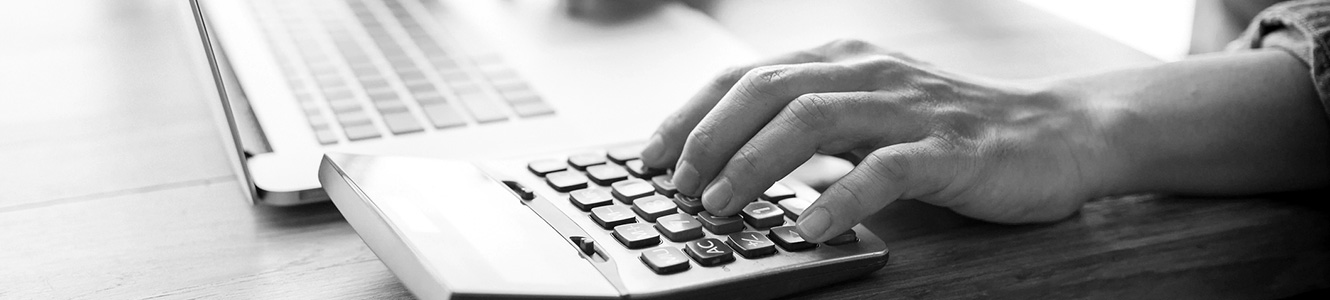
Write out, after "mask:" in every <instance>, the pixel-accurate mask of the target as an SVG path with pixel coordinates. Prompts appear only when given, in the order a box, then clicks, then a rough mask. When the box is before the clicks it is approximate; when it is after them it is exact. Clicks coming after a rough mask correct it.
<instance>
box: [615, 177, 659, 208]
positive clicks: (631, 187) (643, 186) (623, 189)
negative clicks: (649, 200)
mask: <svg viewBox="0 0 1330 300" xmlns="http://www.w3.org/2000/svg"><path fill="white" fill-rule="evenodd" d="M611 189H612V190H613V191H614V192H613V195H614V198H615V199H619V201H622V202H623V203H625V204H633V200H637V199H638V198H642V197H646V196H651V194H653V193H655V192H656V188H655V187H652V186H651V184H650V183H647V182H646V181H641V180H637V179H633V180H626V181H620V182H615V183H614V184H612V185H611Z"/></svg>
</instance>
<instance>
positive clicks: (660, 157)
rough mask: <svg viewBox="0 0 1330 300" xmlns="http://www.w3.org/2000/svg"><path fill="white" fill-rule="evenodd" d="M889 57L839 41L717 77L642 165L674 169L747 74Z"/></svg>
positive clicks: (668, 123) (670, 122)
mask: <svg viewBox="0 0 1330 300" xmlns="http://www.w3.org/2000/svg"><path fill="white" fill-rule="evenodd" d="M880 53H886V51H885V50H883V49H881V48H878V47H876V46H873V45H871V44H868V43H864V42H860V41H854V40H839V41H833V42H831V43H827V44H825V45H822V46H819V47H817V48H813V49H809V50H803V51H796V52H791V53H788V54H784V55H780V56H776V57H773V58H770V59H765V60H761V61H758V62H754V63H751V64H747V65H743V66H739V67H734V68H730V69H727V70H725V71H723V72H721V73H720V75H717V76H716V77H715V78H714V79H713V80H712V81H711V82H710V83H708V84H707V86H706V87H703V88H702V90H701V91H699V92H698V93H697V94H696V95H694V96H693V97H692V98H691V99H689V100H688V103H686V104H684V106H683V107H682V108H680V109H679V111H677V112H675V113H674V115H673V116H671V117H669V118H667V119H666V120H665V121H664V123H662V124H661V125H660V127H658V128H657V129H656V133H655V134H654V135H652V137H651V140H650V141H649V142H647V146H646V147H645V148H643V149H642V162H643V163H645V164H646V165H647V166H649V167H654V168H661V169H667V168H672V167H674V165H675V163H676V162H677V161H678V160H679V156H680V155H681V154H682V153H683V146H684V143H685V142H686V141H687V139H688V134H689V133H691V132H692V131H693V128H694V127H697V124H698V123H699V122H701V121H702V118H703V117H705V116H706V115H707V113H708V112H710V111H711V109H712V108H713V107H715V106H716V103H717V102H720V99H721V98H723V97H724V96H725V94H726V93H729V91H730V89H731V88H733V87H734V84H735V83H738V82H739V79H740V78H743V76H744V74H748V72H750V71H752V70H753V69H756V68H758V67H762V66H770V65H782V64H801V63H811V62H829V61H837V60H842V59H846V58H850V57H856V56H862V55H869V54H880Z"/></svg>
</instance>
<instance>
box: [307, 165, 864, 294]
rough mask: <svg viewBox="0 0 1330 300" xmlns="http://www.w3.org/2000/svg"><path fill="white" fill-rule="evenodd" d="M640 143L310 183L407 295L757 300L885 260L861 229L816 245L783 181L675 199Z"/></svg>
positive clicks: (332, 168)
mask: <svg viewBox="0 0 1330 300" xmlns="http://www.w3.org/2000/svg"><path fill="white" fill-rule="evenodd" d="M640 150H641V146H640V144H628V145H615V146H612V147H606V148H603V149H580V150H574V151H567V152H564V153H558V154H549V155H536V156H530V157H522V158H515V159H502V160H491V161H456V160H443V159H433V158H415V157H391V156H370V155H356V154H336V153H330V154H327V155H325V156H324V158H323V161H322V164H321V167H320V170H319V179H320V182H321V183H322V184H323V188H324V190H325V191H326V192H327V193H328V195H329V196H330V198H332V200H333V203H334V204H335V205H336V206H337V209H338V210H340V211H341V212H342V214H343V216H345V218H346V219H347V221H348V222H349V223H350V224H351V226H352V227H353V228H354V229H355V230H356V232H357V233H358V234H359V235H360V237H361V239H363V240H364V241H365V243H366V244H367V245H368V246H369V248H370V249H371V250H372V251H373V252H374V253H375V254H376V255H377V256H378V257H379V259H380V260H382V261H383V262H384V264H385V265H387V266H388V268H389V269H390V270H391V271H392V272H393V273H394V274H395V275H396V276H397V277H398V278H399V279H401V281H402V282H403V284H404V285H405V286H406V287H407V288H408V289H409V290H410V291H411V292H412V293H414V294H415V295H416V296H419V297H421V298H426V299H444V298H473V297H485V298H490V297H498V298H588V299H593V298H602V299H611V298H615V299H624V298H633V299H656V298H661V299H674V298H695V297H704V298H724V299H730V298H743V299H753V298H756V299H763V298H773V297H778V296H782V295H788V294H791V293H795V292H799V291H803V290H807V289H811V288H815V287H819V286H825V285H829V284H832V283H836V282H840V281H844V280H847V279H851V278H854V277H857V276H862V275H865V274H868V273H871V272H873V271H876V270H878V269H881V268H882V267H883V266H885V265H886V263H887V258H888V249H887V247H886V245H885V243H884V242H883V241H882V240H881V239H879V238H878V237H877V236H876V235H874V234H873V233H872V232H870V231H868V230H867V229H865V228H864V227H863V226H862V225H860V226H855V227H854V228H852V229H851V230H848V231H846V232H844V233H842V234H840V235H839V236H837V237H836V238H833V239H831V240H829V241H827V242H824V243H820V244H816V243H809V242H807V241H804V240H803V239H802V238H801V237H800V236H799V234H798V233H797V232H796V231H795V230H794V226H793V225H794V221H795V220H797V219H798V218H799V214H800V213H801V212H802V211H803V210H804V209H806V208H807V207H808V205H809V204H810V203H811V201H812V200H813V199H816V198H817V196H818V194H817V192H816V191H815V190H813V189H811V188H809V187H808V186H806V185H803V184H801V183H798V182H795V181H790V180H782V181H780V182H778V183H776V184H775V185H773V186H772V187H771V188H770V189H768V190H767V191H766V192H765V193H763V195H762V196H761V197H759V199H754V201H753V202H752V203H750V204H748V205H747V206H746V207H745V208H744V209H743V210H742V212H740V213H739V214H738V215H735V216H717V215H712V214H710V213H708V212H706V210H705V209H703V208H702V203H701V202H700V201H699V199H697V198H694V197H689V196H686V195H683V194H681V193H678V192H677V190H675V187H674V185H673V184H672V182H671V181H670V178H671V176H672V174H670V170H661V169H653V168H649V167H645V166H643V164H642V161H641V160H640V159H639V158H638V153H640Z"/></svg>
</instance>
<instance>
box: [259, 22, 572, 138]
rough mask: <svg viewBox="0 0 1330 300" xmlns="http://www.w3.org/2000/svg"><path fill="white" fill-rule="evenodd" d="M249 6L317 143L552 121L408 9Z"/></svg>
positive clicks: (514, 80) (511, 83) (505, 79)
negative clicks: (528, 120) (527, 120)
mask: <svg viewBox="0 0 1330 300" xmlns="http://www.w3.org/2000/svg"><path fill="white" fill-rule="evenodd" d="M251 4H252V6H253V7H254V9H255V11H256V15H257V16H258V18H259V19H260V22H259V23H260V24H262V27H263V30H264V31H265V33H266V34H265V35H266V38H267V41H268V44H269V45H272V49H271V50H272V51H273V53H274V57H275V58H276V59H277V64H278V66H279V68H280V69H281V71H282V75H283V76H284V77H285V80H286V82H287V84H288V86H289V87H290V90H291V91H292V93H293V96H294V98H295V99H296V101H297V102H298V104H299V106H300V108H301V109H302V111H303V113H304V115H305V118H306V120H308V123H309V126H310V128H311V129H312V132H313V133H314V137H315V139H316V140H318V142H319V143H321V144H324V145H331V144H338V143H347V142H354V141H361V140H372V139H379V138H383V137H386V136H394V135H404V134H413V133H422V132H430V131H435V130H449V129H454V128H461V127H467V126H477V125H482V124H491V123H500V122H507V121H511V120H515V119H523V118H533V117H540V116H545V115H551V114H554V113H555V111H554V109H553V107H551V106H550V105H549V104H548V103H547V102H546V101H545V100H544V99H542V98H541V97H540V95H539V94H538V93H537V92H536V91H534V90H533V89H532V88H531V87H530V86H529V85H528V84H527V82H526V81H525V80H524V79H523V78H522V77H521V76H520V75H519V74H518V73H517V72H516V71H515V70H514V69H512V68H511V67H510V66H508V65H507V64H505V62H504V61H503V59H502V58H501V57H500V56H499V55H497V54H496V53H495V52H494V51H492V50H491V49H487V48H486V47H485V46H484V45H482V44H481V43H480V42H479V41H475V39H474V38H467V35H466V33H465V32H462V31H459V30H461V29H460V28H454V27H457V26H451V27H450V26H446V24H444V23H443V22H439V21H440V20H436V19H434V15H432V14H431V13H430V12H429V11H428V10H427V9H426V8H425V4H423V3H421V2H419V1H418V0H343V1H257V0H256V1H251Z"/></svg>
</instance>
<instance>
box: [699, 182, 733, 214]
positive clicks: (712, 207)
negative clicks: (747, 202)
mask: <svg viewBox="0 0 1330 300" xmlns="http://www.w3.org/2000/svg"><path fill="white" fill-rule="evenodd" d="M731 195H733V191H732V189H731V188H730V180H729V179H725V178H721V179H720V180H717V181H716V182H715V183H712V184H711V186H709V187H707V191H706V192H703V193H702V207H705V208H706V209H707V211H710V212H713V213H720V212H721V211H723V210H724V209H725V208H726V207H727V206H729V205H730V202H731V201H730V196H731Z"/></svg>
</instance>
